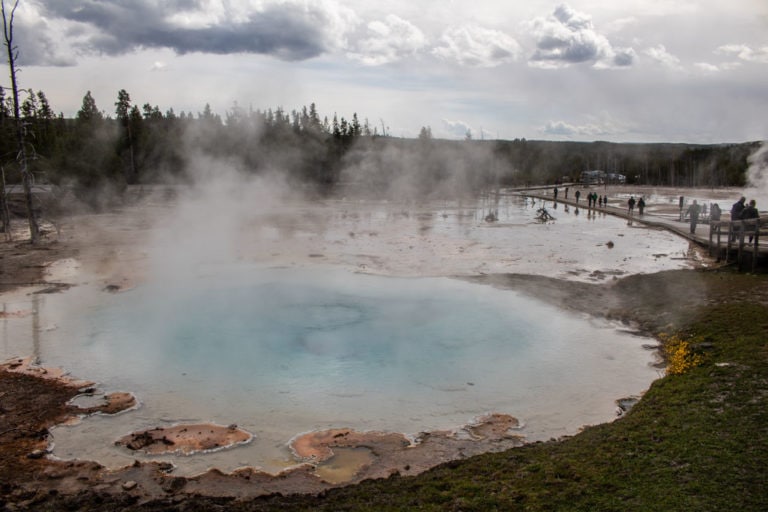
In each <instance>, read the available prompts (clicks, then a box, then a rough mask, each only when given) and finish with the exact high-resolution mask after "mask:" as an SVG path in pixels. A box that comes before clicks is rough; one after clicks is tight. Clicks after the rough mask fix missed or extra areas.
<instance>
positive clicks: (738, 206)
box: [731, 196, 760, 243]
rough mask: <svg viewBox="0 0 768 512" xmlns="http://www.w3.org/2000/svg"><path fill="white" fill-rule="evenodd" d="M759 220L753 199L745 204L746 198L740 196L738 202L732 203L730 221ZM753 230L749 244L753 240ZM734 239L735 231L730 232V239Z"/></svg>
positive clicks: (755, 202)
mask: <svg viewBox="0 0 768 512" xmlns="http://www.w3.org/2000/svg"><path fill="white" fill-rule="evenodd" d="M759 218H760V212H758V211H757V201H755V200H754V199H750V201H749V203H748V204H747V198H746V197H744V196H741V197H740V198H739V200H738V201H736V202H735V203H733V206H731V221H734V220H750V219H759ZM754 237H755V235H754V230H753V231H752V233H751V234H750V235H749V243H752V240H753V239H754ZM735 238H736V230H732V233H731V239H732V240H735Z"/></svg>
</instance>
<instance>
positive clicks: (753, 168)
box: [747, 142, 768, 206]
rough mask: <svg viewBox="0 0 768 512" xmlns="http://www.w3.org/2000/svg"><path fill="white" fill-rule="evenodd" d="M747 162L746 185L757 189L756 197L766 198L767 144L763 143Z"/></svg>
mask: <svg viewBox="0 0 768 512" xmlns="http://www.w3.org/2000/svg"><path fill="white" fill-rule="evenodd" d="M748 161H749V169H748V170H747V183H749V185H750V186H751V187H754V188H756V189H757V190H756V191H755V195H757V196H758V197H766V196H768V142H763V143H762V144H761V145H760V147H759V148H758V149H757V151H755V152H754V153H752V154H751V155H750V157H749V160H748ZM758 206H759V205H758Z"/></svg>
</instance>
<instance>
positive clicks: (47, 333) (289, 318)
mask: <svg viewBox="0 0 768 512" xmlns="http://www.w3.org/2000/svg"><path fill="white" fill-rule="evenodd" d="M34 297H38V298H34V299H32V305H31V307H32V308H33V310H35V311H38V312H40V317H38V315H34V318H35V319H34V320H30V319H26V318H18V319H12V318H9V319H6V320H4V331H3V332H4V333H6V332H9V331H8V330H6V329H9V330H12V329H16V328H17V327H20V328H21V329H22V330H23V329H27V330H29V329H32V330H33V331H35V333H36V334H35V335H34V336H32V337H31V339H32V347H29V346H27V347H26V349H25V347H24V346H23V344H22V345H19V346H17V347H15V350H17V351H18V353H25V350H26V352H29V350H30V349H32V350H33V351H35V353H36V354H38V355H39V356H40V359H41V362H42V363H43V364H46V365H51V366H62V367H64V368H67V369H68V370H70V371H71V372H72V373H74V374H75V375H76V376H79V377H87V378H89V379H94V380H97V381H99V382H101V383H102V386H103V387H104V388H105V390H107V391H118V390H124V391H132V392H134V393H135V394H136V395H137V396H138V398H139V400H140V401H141V403H142V406H141V408H140V409H139V410H137V411H132V412H129V413H126V414H122V415H119V416H117V417H114V418H108V417H103V416H97V417H91V418H87V419H86V420H85V421H83V422H82V423H81V424H80V425H78V426H74V427H71V426H69V427H60V428H57V429H56V430H55V432H54V438H55V443H56V444H55V452H54V453H55V455H57V456H59V457H62V458H70V457H77V458H88V459H96V460H99V461H101V462H103V463H105V464H107V465H110V466H121V465H127V464H130V463H131V462H132V461H133V460H134V459H135V458H140V459H141V458H145V459H146V458H151V457H149V456H137V455H136V454H135V453H127V452H125V451H122V450H121V449H120V448H118V447H115V446H114V445H113V443H114V441H115V440H116V439H118V438H119V437H121V436H123V435H125V434H126V433H128V432H131V431H134V430H140V429H145V428H152V427H157V426H163V425H168V424H173V423H179V422H205V421H213V422H216V423H219V424H224V425H227V424H230V423H236V424H238V425H239V426H240V427H242V428H244V429H246V430H248V431H250V432H251V433H253V434H255V436H256V438H255V440H254V441H253V442H252V443H251V444H249V445H247V446H244V447H238V448H237V449H233V450H229V451H223V452H218V453H213V454H206V455H197V456H188V457H183V458H181V459H179V458H176V460H175V462H176V463H177V464H179V465H180V470H179V471H180V472H189V473H194V472H199V471H203V470H205V469H207V468H208V467H210V466H216V467H219V468H221V469H224V470H231V469H234V468H236V467H239V466H242V465H254V466H257V467H262V468H264V469H266V470H269V471H277V470H279V469H281V468H282V467H285V466H288V465H291V464H293V463H295V461H294V460H293V459H292V458H291V457H290V454H289V452H288V450H287V449H286V446H285V444H286V443H287V442H288V440H289V439H290V438H291V437H293V436H294V435H296V434H298V433H300V432H306V431H310V430H315V429H324V428H331V427H350V428H355V429H358V430H362V431H365V430H383V431H396V432H405V433H416V432H420V431H423V430H435V429H451V428H455V427H457V426H459V425H462V424H465V423H467V422H469V421H471V420H472V419H473V418H474V417H477V416H480V415H482V414H484V413H487V412H491V411H497V412H504V413H508V414H512V415H513V416H516V417H519V418H520V419H521V420H522V421H523V423H524V424H525V425H526V428H525V429H524V430H523V431H522V433H523V434H525V435H527V436H529V439H541V438H549V437H551V436H554V435H561V434H566V433H574V432H575V431H576V430H577V429H578V428H579V426H581V425H582V424H584V423H595V422H599V421H605V420H606V419H608V418H610V417H611V416H612V415H613V412H614V409H615V405H614V400H615V399H617V398H620V397H622V396H627V395H632V394H638V393H641V392H642V390H644V389H645V388H646V387H647V386H648V384H649V382H650V381H651V380H652V379H653V378H654V377H655V375H656V374H655V372H654V371H653V370H652V369H651V368H650V367H649V365H648V363H649V362H650V354H648V353H647V352H644V351H643V350H642V348H641V346H640V345H641V341H640V340H638V339H637V338H632V337H630V336H628V335H623V334H620V333H617V332H616V331H615V330H613V329H612V328H610V326H607V325H599V324H594V323H591V322H589V321H587V320H586V319H585V318H583V317H579V316H573V315H569V314H566V313H564V312H561V311H558V310H556V309H555V308H552V307H550V306H548V305H546V304H542V303H539V302H536V301H533V300H530V299H527V298H525V297H522V296H520V295H518V294H517V293H514V292H510V291H502V290H496V289H494V288H491V287H485V286H480V285H474V284H470V283H466V282H463V281H456V280H451V279H447V278H410V279H406V278H386V277H378V276H370V275H361V274H352V273H349V272H346V271H343V270H338V269H331V268H327V267H318V268H303V269H297V268H291V269H275V268H272V269H267V268H264V267H261V266H254V265H246V264H241V265H235V266H231V265H226V266H223V265H222V266H217V265H208V266H205V267H204V268H200V270H199V275H198V277H197V279H192V280H189V281H185V282H174V283H154V284H146V285H144V286H140V287H137V288H136V289H134V290H131V291H127V292H124V293H120V294H108V293H104V292H103V291H101V290H98V289H95V288H94V287H89V286H80V287H77V288H74V289H72V290H70V291H69V292H67V293H66V294H60V295H51V296H34ZM43 317H44V318H43ZM17 322H18V325H17V324H16V323H17ZM24 322H26V325H24V324H23V323H24ZM30 322H31V324H30ZM41 324H45V325H56V326H57V327H56V329H55V330H47V329H41V328H40V325H41ZM26 339H27V340H29V339H30V338H29V337H27V338H26ZM8 343H9V341H8V339H7V338H6V339H5V340H4V344H5V346H6V347H7V346H8ZM340 456H341V457H358V456H361V455H360V454H359V453H357V452H351V453H348V454H347V453H345V454H343V455H340ZM168 458H173V457H168ZM363 458H364V457H363ZM347 466H348V464H347ZM324 471H330V472H332V468H330V467H329V468H325V469H324Z"/></svg>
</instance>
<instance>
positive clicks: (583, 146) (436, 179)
mask: <svg viewBox="0 0 768 512" xmlns="http://www.w3.org/2000/svg"><path fill="white" fill-rule="evenodd" d="M13 107H14V100H13V98H12V97H9V96H8V94H7V91H6V90H4V89H2V88H0V155H1V156H2V160H1V161H0V165H2V169H3V172H4V176H5V180H6V182H7V183H19V182H20V181H21V178H22V176H21V170H20V168H19V166H18V165H17V161H16V155H17V153H18V147H17V146H18V144H17V140H16V138H15V136H14V133H15V132H14V129H15V123H14V116H13V112H14V110H13ZM113 107H114V109H113V110H112V112H109V113H108V112H106V111H104V110H102V109H100V108H99V107H98V106H97V103H96V100H95V98H94V97H93V96H92V95H91V93H90V91H89V92H87V93H86V94H85V96H84V97H83V100H82V105H81V107H80V110H78V112H77V114H76V115H75V117H74V118H65V117H64V116H63V115H62V114H58V115H56V114H55V113H54V109H53V108H52V107H51V105H50V104H49V102H48V100H47V98H46V95H45V94H44V93H43V91H26V94H25V95H24V99H23V101H21V104H20V106H19V108H20V116H21V121H22V125H23V127H24V144H25V146H26V148H27V150H28V151H27V154H28V159H29V162H28V166H29V169H30V171H31V173H32V175H33V176H34V177H35V181H36V183H50V184H55V185H60V186H67V187H69V188H71V189H72V190H75V191H76V192H77V193H78V194H79V195H80V196H81V197H83V198H88V197H89V195H90V194H92V193H93V191H97V190H99V189H101V188H103V187H110V188H111V189H113V190H115V191H120V190H123V189H125V187H126V186H128V185H135V184H150V183H166V182H169V181H174V182H178V181H181V182H183V181H185V180H190V179H192V177H191V176H190V175H189V172H188V168H189V163H190V159H193V158H195V155H201V154H204V155H207V156H208V157H211V158H212V159H213V160H212V161H216V160H217V159H220V160H222V161H226V162H229V163H231V164H232V165H234V166H236V167H237V168H239V169H241V170H242V171H243V172H246V173H253V174H259V173H265V172H279V173H281V174H283V175H284V176H285V178H286V180H287V181H288V182H289V183H293V184H295V185H296V186H297V187H298V186H301V187H311V189H312V190H314V191H316V192H317V193H321V194H331V193H334V192H336V191H338V190H339V188H342V187H343V188H347V187H350V186H355V187H358V188H361V189H365V190H366V191H367V192H370V193H372V194H375V193H377V192H382V191H385V190H391V189H392V184H393V183H397V182H401V183H402V184H403V185H407V187H409V190H413V191H414V192H415V193H418V194H422V195H423V194H429V193H430V192H433V191H435V190H439V191H441V193H448V192H449V191H456V190H459V189H461V190H462V191H466V192H477V191H478V190H482V189H485V188H488V187H498V186H508V185H523V184H544V183H552V182H556V181H558V180H566V179H569V180H577V179H578V177H579V175H580V173H581V172H582V171H585V170H591V169H600V170H604V171H606V172H615V173H620V174H623V175H625V176H626V178H627V182H628V183H642V184H649V185H658V186H665V185H669V186H693V187H698V186H700V187H719V186H743V185H744V184H745V180H746V172H745V171H746V169H747V168H748V161H747V159H748V157H749V155H750V154H751V153H752V152H754V151H755V150H756V149H757V145H756V143H741V144H715V145H693V144H622V143H609V142H592V143H581V142H551V141H529V140H525V139H515V140H511V141H504V140H473V139H471V138H470V137H467V138H466V139H465V140H439V139H435V138H433V136H432V130H431V128H430V127H422V129H421V131H420V134H419V137H418V138H416V139H404V138H396V137H392V136H391V135H389V134H388V133H387V131H386V127H385V126H383V122H382V129H381V131H379V129H378V126H371V125H370V123H369V122H368V120H367V119H365V120H362V121H361V120H360V119H359V118H358V115H357V113H354V114H353V115H352V117H351V119H349V120H348V119H346V118H344V117H339V116H338V115H337V114H333V115H332V116H331V118H330V119H329V118H328V117H327V116H321V115H320V113H319V112H318V110H317V108H316V105H315V104H314V103H313V104H311V105H309V106H305V107H302V108H300V109H298V110H292V111H290V112H286V111H285V110H284V109H283V108H280V107H278V108H276V109H267V110H257V109H252V108H247V109H246V108H243V107H241V106H239V105H237V104H234V105H233V106H232V107H231V108H230V109H228V110H227V111H226V112H225V114H224V116H223V117H222V116H220V115H219V114H217V113H215V112H213V111H212V110H211V107H210V106H209V105H205V107H204V108H203V110H202V111H201V112H198V113H197V114H192V113H185V112H181V113H179V114H176V113H175V112H174V111H173V109H168V110H166V111H165V112H162V111H161V110H160V108H159V107H157V106H153V105H151V104H149V103H146V104H144V105H142V106H139V105H137V104H134V103H132V101H131V97H130V94H129V93H128V92H127V91H125V90H120V91H118V93H117V97H116V98H115V101H114V104H113ZM446 185H451V186H450V187H447V186H446Z"/></svg>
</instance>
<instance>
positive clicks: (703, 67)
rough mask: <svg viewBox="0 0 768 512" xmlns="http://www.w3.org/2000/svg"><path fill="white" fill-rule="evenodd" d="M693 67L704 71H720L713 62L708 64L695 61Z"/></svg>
mask: <svg viewBox="0 0 768 512" xmlns="http://www.w3.org/2000/svg"><path fill="white" fill-rule="evenodd" d="M694 67H696V69H698V70H699V71H703V72H705V73H717V72H719V71H720V68H719V67H717V66H715V65H714V64H710V63H709V62H696V63H694Z"/></svg>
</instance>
